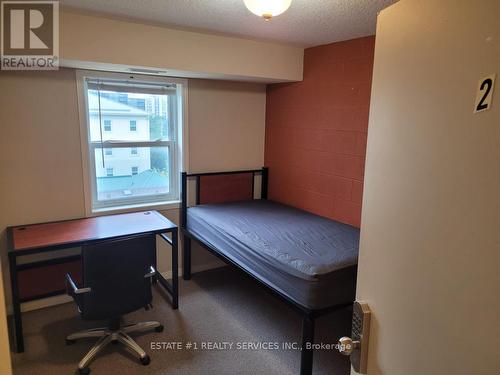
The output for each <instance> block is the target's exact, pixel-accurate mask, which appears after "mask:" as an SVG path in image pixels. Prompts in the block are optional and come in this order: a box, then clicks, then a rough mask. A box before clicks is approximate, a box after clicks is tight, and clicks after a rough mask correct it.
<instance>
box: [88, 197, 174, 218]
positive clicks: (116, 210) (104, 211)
mask: <svg viewBox="0 0 500 375" xmlns="http://www.w3.org/2000/svg"><path fill="white" fill-rule="evenodd" d="M180 207H181V204H180V201H178V200H176V201H170V202H153V203H141V204H128V205H126V206H115V207H108V208H99V209H96V210H94V211H93V212H92V213H91V214H90V215H89V216H90V217H92V216H101V215H110V214H121V213H127V212H138V211H144V210H157V211H168V210H178V209H180Z"/></svg>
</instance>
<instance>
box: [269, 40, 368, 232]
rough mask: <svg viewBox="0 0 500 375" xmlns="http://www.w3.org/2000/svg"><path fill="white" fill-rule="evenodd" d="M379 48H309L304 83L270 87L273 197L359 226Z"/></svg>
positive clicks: (361, 44) (362, 44) (359, 44)
mask: <svg viewBox="0 0 500 375" xmlns="http://www.w3.org/2000/svg"><path fill="white" fill-rule="evenodd" d="M374 44H375V37H373V36H371V37H365V38H359V39H353V40H349V41H345V42H339V43H332V44H327V45H324V46H318V47H312V48H309V49H306V51H305V56H304V80H303V81H302V82H297V83H289V84H273V85H269V86H268V88H267V109H266V148H265V163H266V166H268V167H269V197H270V199H273V200H277V201H280V202H283V203H286V204H289V205H292V206H295V207H299V208H302V209H305V210H307V211H310V212H313V213H316V214H318V215H321V216H325V217H329V218H332V219H334V220H338V221H341V222H344V223H348V224H351V225H355V226H358V227H359V225H360V219H361V201H362V195H363V175H364V165H365V151H366V134H367V128H368V111H369V106H370V91H371V77H372V69H373V53H374Z"/></svg>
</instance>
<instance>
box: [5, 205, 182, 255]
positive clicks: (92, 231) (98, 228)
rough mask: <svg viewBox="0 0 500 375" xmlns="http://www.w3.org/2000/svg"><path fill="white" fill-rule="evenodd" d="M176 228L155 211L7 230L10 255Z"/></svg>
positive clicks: (21, 226)
mask: <svg viewBox="0 0 500 375" xmlns="http://www.w3.org/2000/svg"><path fill="white" fill-rule="evenodd" d="M176 228H177V226H176V225H175V224H174V223H172V222H171V221H170V220H168V219H167V218H166V217H165V216H163V215H161V214H160V213H159V212H157V211H145V212H134V213H127V214H120V215H108V216H97V217H91V218H84V219H75V220H67V221H58V222H52V223H42V224H32V225H20V226H15V227H9V228H7V231H8V233H9V235H10V236H11V247H10V249H9V251H10V252H34V251H32V250H35V249H42V248H49V247H69V246H70V245H74V246H75V247H76V246H82V245H84V244H86V243H88V242H92V241H99V240H106V239H113V238H119V237H126V236H132V235H137V234H142V233H156V234H158V233H165V232H169V231H171V230H173V229H176Z"/></svg>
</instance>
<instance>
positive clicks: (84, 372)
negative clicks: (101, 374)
mask: <svg viewBox="0 0 500 375" xmlns="http://www.w3.org/2000/svg"><path fill="white" fill-rule="evenodd" d="M89 374H90V369H89V368H88V367H84V368H79V369H78V375H89Z"/></svg>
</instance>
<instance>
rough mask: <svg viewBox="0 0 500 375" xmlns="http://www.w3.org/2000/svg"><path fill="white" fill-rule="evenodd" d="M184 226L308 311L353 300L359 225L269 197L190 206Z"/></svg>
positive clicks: (202, 240)
mask: <svg viewBox="0 0 500 375" xmlns="http://www.w3.org/2000/svg"><path fill="white" fill-rule="evenodd" d="M187 230H188V231H189V232H190V233H191V234H193V235H194V236H196V237H197V238H198V239H199V240H200V241H201V242H203V243H204V244H206V245H208V246H209V247H211V248H212V249H216V251H217V252H218V253H220V254H221V255H223V256H225V257H226V258H228V259H230V260H231V261H233V262H235V263H237V264H238V265H239V266H240V267H241V268H243V269H244V270H246V271H247V272H248V273H250V274H252V275H254V276H255V277H257V278H258V279H259V280H261V281H262V282H264V283H265V284H266V285H267V286H269V287H270V288H272V289H274V290H275V291H277V292H279V293H280V294H282V295H284V296H285V297H287V298H289V299H291V300H292V301H294V302H295V303H297V304H298V305H300V306H302V307H305V308H307V309H311V310H317V309H323V308H327V307H330V306H333V305H336V304H342V303H349V302H352V301H353V300H354V295H355V283H356V264H357V259H358V248H359V229H357V228H355V227H352V226H349V225H346V224H342V223H339V222H336V221H333V220H329V219H326V218H323V217H320V216H317V215H313V214H310V213H307V212H305V211H302V210H299V209H295V208H292V207H289V206H286V205H283V204H279V203H276V202H273V201H269V200H250V201H243V202H232V203H222V204H206V205H199V206H195V207H191V208H188V210H187Z"/></svg>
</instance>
